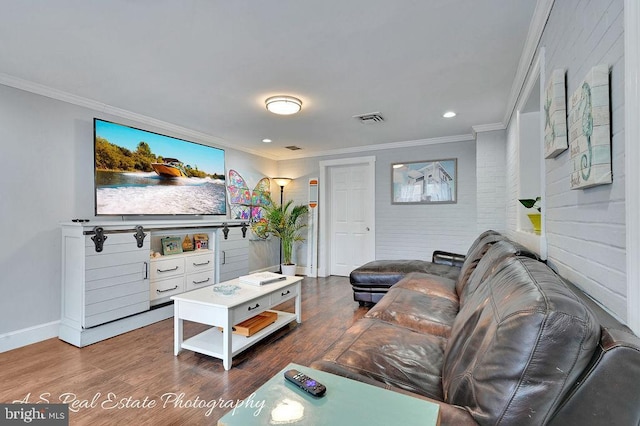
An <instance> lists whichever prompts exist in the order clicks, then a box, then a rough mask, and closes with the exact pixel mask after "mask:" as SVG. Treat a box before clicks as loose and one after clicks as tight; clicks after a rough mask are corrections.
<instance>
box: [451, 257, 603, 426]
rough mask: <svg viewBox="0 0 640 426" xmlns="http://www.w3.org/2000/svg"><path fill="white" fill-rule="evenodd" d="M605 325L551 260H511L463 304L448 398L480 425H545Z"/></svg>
mask: <svg viewBox="0 0 640 426" xmlns="http://www.w3.org/2000/svg"><path fill="white" fill-rule="evenodd" d="M599 338H600V328H599V325H597V324H596V320H595V317H594V316H593V314H592V313H591V311H590V310H589V309H588V308H587V306H586V305H584V304H583V303H581V302H580V301H579V300H578V299H577V297H576V296H575V295H574V294H573V293H572V292H571V290H569V288H568V287H566V286H565V285H564V283H563V282H562V281H561V279H560V278H559V277H558V276H557V275H556V274H555V273H554V272H553V271H552V270H551V269H549V268H548V267H547V266H546V265H545V264H543V263H542V262H538V261H536V260H533V259H529V258H522V257H516V258H513V257H510V258H505V259H504V260H503V261H502V262H500V266H499V267H498V268H497V270H496V273H495V274H494V275H492V276H491V277H489V278H488V279H487V280H485V282H484V283H483V284H482V285H481V286H480V287H479V288H478V289H477V290H476V291H475V292H474V293H473V294H471V295H469V297H468V299H467V301H466V302H465V303H464V304H463V305H462V306H461V308H460V311H459V313H458V316H457V317H456V320H455V322H454V324H453V327H452V332H451V338H450V339H449V341H448V344H447V348H446V352H445V358H444V364H443V372H442V376H443V392H444V398H445V401H446V402H448V403H450V404H454V405H459V406H462V407H465V408H466V409H467V410H468V411H469V412H470V413H471V415H472V416H473V417H474V418H475V420H476V421H477V422H478V423H480V424H497V423H504V424H519V423H522V422H523V421H524V420H526V423H527V424H536V425H538V424H545V423H547V422H548V421H549V416H550V415H551V413H553V412H554V410H555V409H556V408H557V406H558V404H559V401H561V400H562V398H563V396H564V395H565V394H566V393H567V392H568V390H569V388H570V386H571V385H572V384H573V383H574V382H575V381H576V379H577V378H578V376H579V374H580V372H582V371H583V369H584V368H585V367H586V365H587V364H588V363H589V360H590V359H591V357H592V356H593V354H594V352H595V348H596V346H597V344H598V341H599Z"/></svg>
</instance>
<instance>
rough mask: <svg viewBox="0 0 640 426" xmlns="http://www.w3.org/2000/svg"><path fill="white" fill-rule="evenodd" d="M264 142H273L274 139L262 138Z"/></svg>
mask: <svg viewBox="0 0 640 426" xmlns="http://www.w3.org/2000/svg"><path fill="white" fill-rule="evenodd" d="M262 142H264V143H271V142H272V140H271V139H262Z"/></svg>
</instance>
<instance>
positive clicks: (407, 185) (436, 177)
mask: <svg viewBox="0 0 640 426" xmlns="http://www.w3.org/2000/svg"><path fill="white" fill-rule="evenodd" d="M456 202H457V159H456V158H448V159H445V160H429V161H411V162H405V163H395V164H392V165H391V203H392V204H447V203H449V204H451V203H456Z"/></svg>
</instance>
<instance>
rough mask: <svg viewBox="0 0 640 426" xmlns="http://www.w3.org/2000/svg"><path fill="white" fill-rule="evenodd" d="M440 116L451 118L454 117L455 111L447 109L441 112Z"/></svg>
mask: <svg viewBox="0 0 640 426" xmlns="http://www.w3.org/2000/svg"><path fill="white" fill-rule="evenodd" d="M442 116H443V117H444V118H453V117H455V116H456V113H455V112H453V111H447V112H445V113H444V114H442Z"/></svg>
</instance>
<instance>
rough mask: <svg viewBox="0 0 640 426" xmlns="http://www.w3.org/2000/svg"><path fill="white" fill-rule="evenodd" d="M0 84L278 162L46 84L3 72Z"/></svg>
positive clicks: (242, 148) (215, 138)
mask: <svg viewBox="0 0 640 426" xmlns="http://www.w3.org/2000/svg"><path fill="white" fill-rule="evenodd" d="M0 84H2V85H5V86H10V87H14V88H16V89H20V90H24V91H26V92H31V93H35V94H36V95H41V96H45V97H47V98H51V99H55V100H58V101H62V102H66V103H69V104H73V105H78V106H81V107H83V108H88V109H91V110H94V111H97V112H100V113H103V114H110V115H114V116H117V117H120V118H125V119H128V120H132V121H135V122H138V123H143V124H147V125H149V126H154V127H157V128H159V129H162V130H166V131H169V132H171V133H175V134H178V135H181V136H184V137H186V138H187V139H190V140H194V142H204V143H210V144H214V145H216V146H223V147H226V148H233V149H236V150H238V151H242V152H246V153H248V154H252V155H257V156H259V157H264V158H268V159H270V160H278V158H277V157H274V156H272V155H270V154H265V153H262V152H259V151H256V150H253V149H249V148H244V147H239V146H237V145H234V144H232V143H230V142H228V141H226V140H224V139H222V138H220V137H216V136H212V135H209V134H207V133H203V132H198V131H196V130H192V129H188V128H186V127H182V126H178V125H176V124H173V123H169V122H166V121H163V120H158V119H156V118H153V117H149V116H146V115H143V114H138V113H135V112H133V111H129V110H126V109H122V108H118V107H114V106H111V105H108V104H105V103H103V102H98V101H95V100H93V99H88V98H84V97H82V96H78V95H74V94H71V93H68V92H64V91H62V90H58V89H54V88H51V87H49V86H45V85H43V84H39V83H34V82H32V81H28V80H23V79H21V78H17V77H14V76H11V75H8V74H3V73H0Z"/></svg>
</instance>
